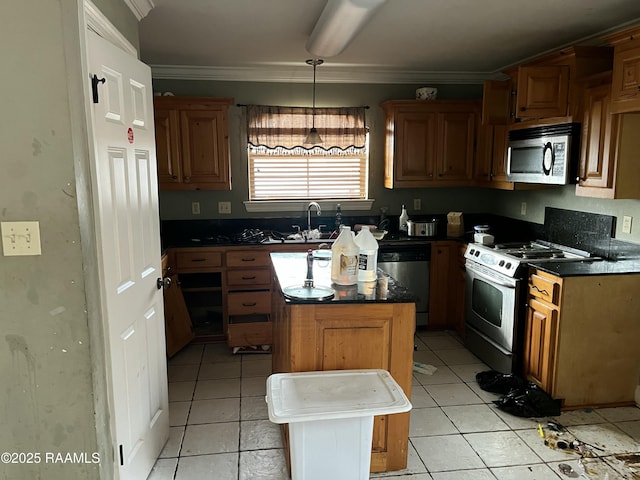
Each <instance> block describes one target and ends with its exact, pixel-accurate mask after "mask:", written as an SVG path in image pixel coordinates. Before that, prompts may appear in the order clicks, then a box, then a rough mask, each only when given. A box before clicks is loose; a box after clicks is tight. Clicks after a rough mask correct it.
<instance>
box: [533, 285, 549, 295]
mask: <svg viewBox="0 0 640 480" xmlns="http://www.w3.org/2000/svg"><path fill="white" fill-rule="evenodd" d="M531 289H532V290H535V291H536V292H540V293H541V294H543V295H549V292H547V291H546V290H544V289H542V290H540V289H539V288H538V287H536V286H535V285H531Z"/></svg>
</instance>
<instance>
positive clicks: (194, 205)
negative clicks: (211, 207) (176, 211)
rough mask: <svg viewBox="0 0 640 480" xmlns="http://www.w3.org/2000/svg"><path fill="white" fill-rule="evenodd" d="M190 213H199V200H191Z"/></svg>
mask: <svg viewBox="0 0 640 480" xmlns="http://www.w3.org/2000/svg"><path fill="white" fill-rule="evenodd" d="M191 213H192V214H193V215H200V202H191Z"/></svg>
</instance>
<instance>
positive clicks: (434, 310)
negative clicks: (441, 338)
mask: <svg viewBox="0 0 640 480" xmlns="http://www.w3.org/2000/svg"><path fill="white" fill-rule="evenodd" d="M454 248H455V243H454V242H434V243H433V244H432V249H431V265H430V267H429V268H430V270H429V328H432V329H443V328H447V327H448V326H449V323H450V320H449V308H450V306H451V302H450V296H449V292H450V282H451V268H450V267H451V259H452V258H454V256H455V252H454Z"/></svg>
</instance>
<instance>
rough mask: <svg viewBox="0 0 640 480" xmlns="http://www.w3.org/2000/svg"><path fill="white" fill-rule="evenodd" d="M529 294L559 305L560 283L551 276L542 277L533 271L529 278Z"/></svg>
mask: <svg viewBox="0 0 640 480" xmlns="http://www.w3.org/2000/svg"><path fill="white" fill-rule="evenodd" d="M529 295H531V296H532V297H536V298H540V299H542V300H545V301H547V302H550V303H553V304H554V305H558V303H559V302H558V301H559V298H560V284H559V283H558V282H555V281H553V280H552V279H550V278H545V277H541V276H539V275H536V274H535V273H533V274H531V277H530V278H529Z"/></svg>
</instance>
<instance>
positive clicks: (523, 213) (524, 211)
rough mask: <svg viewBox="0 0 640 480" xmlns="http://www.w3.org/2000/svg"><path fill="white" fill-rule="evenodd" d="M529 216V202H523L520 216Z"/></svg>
mask: <svg viewBox="0 0 640 480" xmlns="http://www.w3.org/2000/svg"><path fill="white" fill-rule="evenodd" d="M526 214H527V202H522V203H521V204H520V215H522V216H524V215H526Z"/></svg>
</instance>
